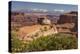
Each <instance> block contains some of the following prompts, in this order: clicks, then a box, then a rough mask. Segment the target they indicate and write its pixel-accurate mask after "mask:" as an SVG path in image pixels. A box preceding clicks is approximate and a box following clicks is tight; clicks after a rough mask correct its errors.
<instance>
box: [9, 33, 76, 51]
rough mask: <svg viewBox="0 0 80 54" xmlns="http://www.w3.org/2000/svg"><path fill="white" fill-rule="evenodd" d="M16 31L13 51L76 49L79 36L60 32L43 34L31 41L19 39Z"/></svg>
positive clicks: (13, 36) (13, 37) (13, 34)
mask: <svg viewBox="0 0 80 54" xmlns="http://www.w3.org/2000/svg"><path fill="white" fill-rule="evenodd" d="M16 36H17V34H16V33H15V32H13V33H12V39H13V40H12V42H11V43H12V52H31V51H46V50H65V49H76V48H77V45H78V43H77V42H78V41H77V38H76V37H75V36H73V35H71V34H64V33H58V34H55V35H48V36H41V37H40V38H37V39H34V40H33V41H31V42H29V43H24V41H22V40H19V39H18V38H17V37H16Z"/></svg>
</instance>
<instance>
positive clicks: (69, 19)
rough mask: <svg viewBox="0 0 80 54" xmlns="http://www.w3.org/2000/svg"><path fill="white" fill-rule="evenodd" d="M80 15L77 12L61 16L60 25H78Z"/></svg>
mask: <svg viewBox="0 0 80 54" xmlns="http://www.w3.org/2000/svg"><path fill="white" fill-rule="evenodd" d="M77 21H78V15H77V12H70V13H65V14H63V15H60V19H59V20H58V24H63V23H77Z"/></svg>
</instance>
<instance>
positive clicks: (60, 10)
mask: <svg viewBox="0 0 80 54" xmlns="http://www.w3.org/2000/svg"><path fill="white" fill-rule="evenodd" d="M54 11H59V12H64V10H62V9H54Z"/></svg>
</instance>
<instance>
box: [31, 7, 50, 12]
mask: <svg viewBox="0 0 80 54" xmlns="http://www.w3.org/2000/svg"><path fill="white" fill-rule="evenodd" d="M31 10H33V11H42V12H47V11H48V10H47V9H38V8H34V9H31Z"/></svg>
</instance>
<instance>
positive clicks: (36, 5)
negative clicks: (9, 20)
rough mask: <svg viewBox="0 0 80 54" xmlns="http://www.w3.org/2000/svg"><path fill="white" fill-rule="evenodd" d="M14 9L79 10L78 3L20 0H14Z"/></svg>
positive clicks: (12, 8)
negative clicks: (22, 0) (27, 0)
mask: <svg viewBox="0 0 80 54" xmlns="http://www.w3.org/2000/svg"><path fill="white" fill-rule="evenodd" d="M11 10H12V11H25V10H34V11H36V10H44V11H61V12H69V11H78V6H77V5H69V4H54V3H53V4H52V3H35V2H19V1H12V5H11Z"/></svg>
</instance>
